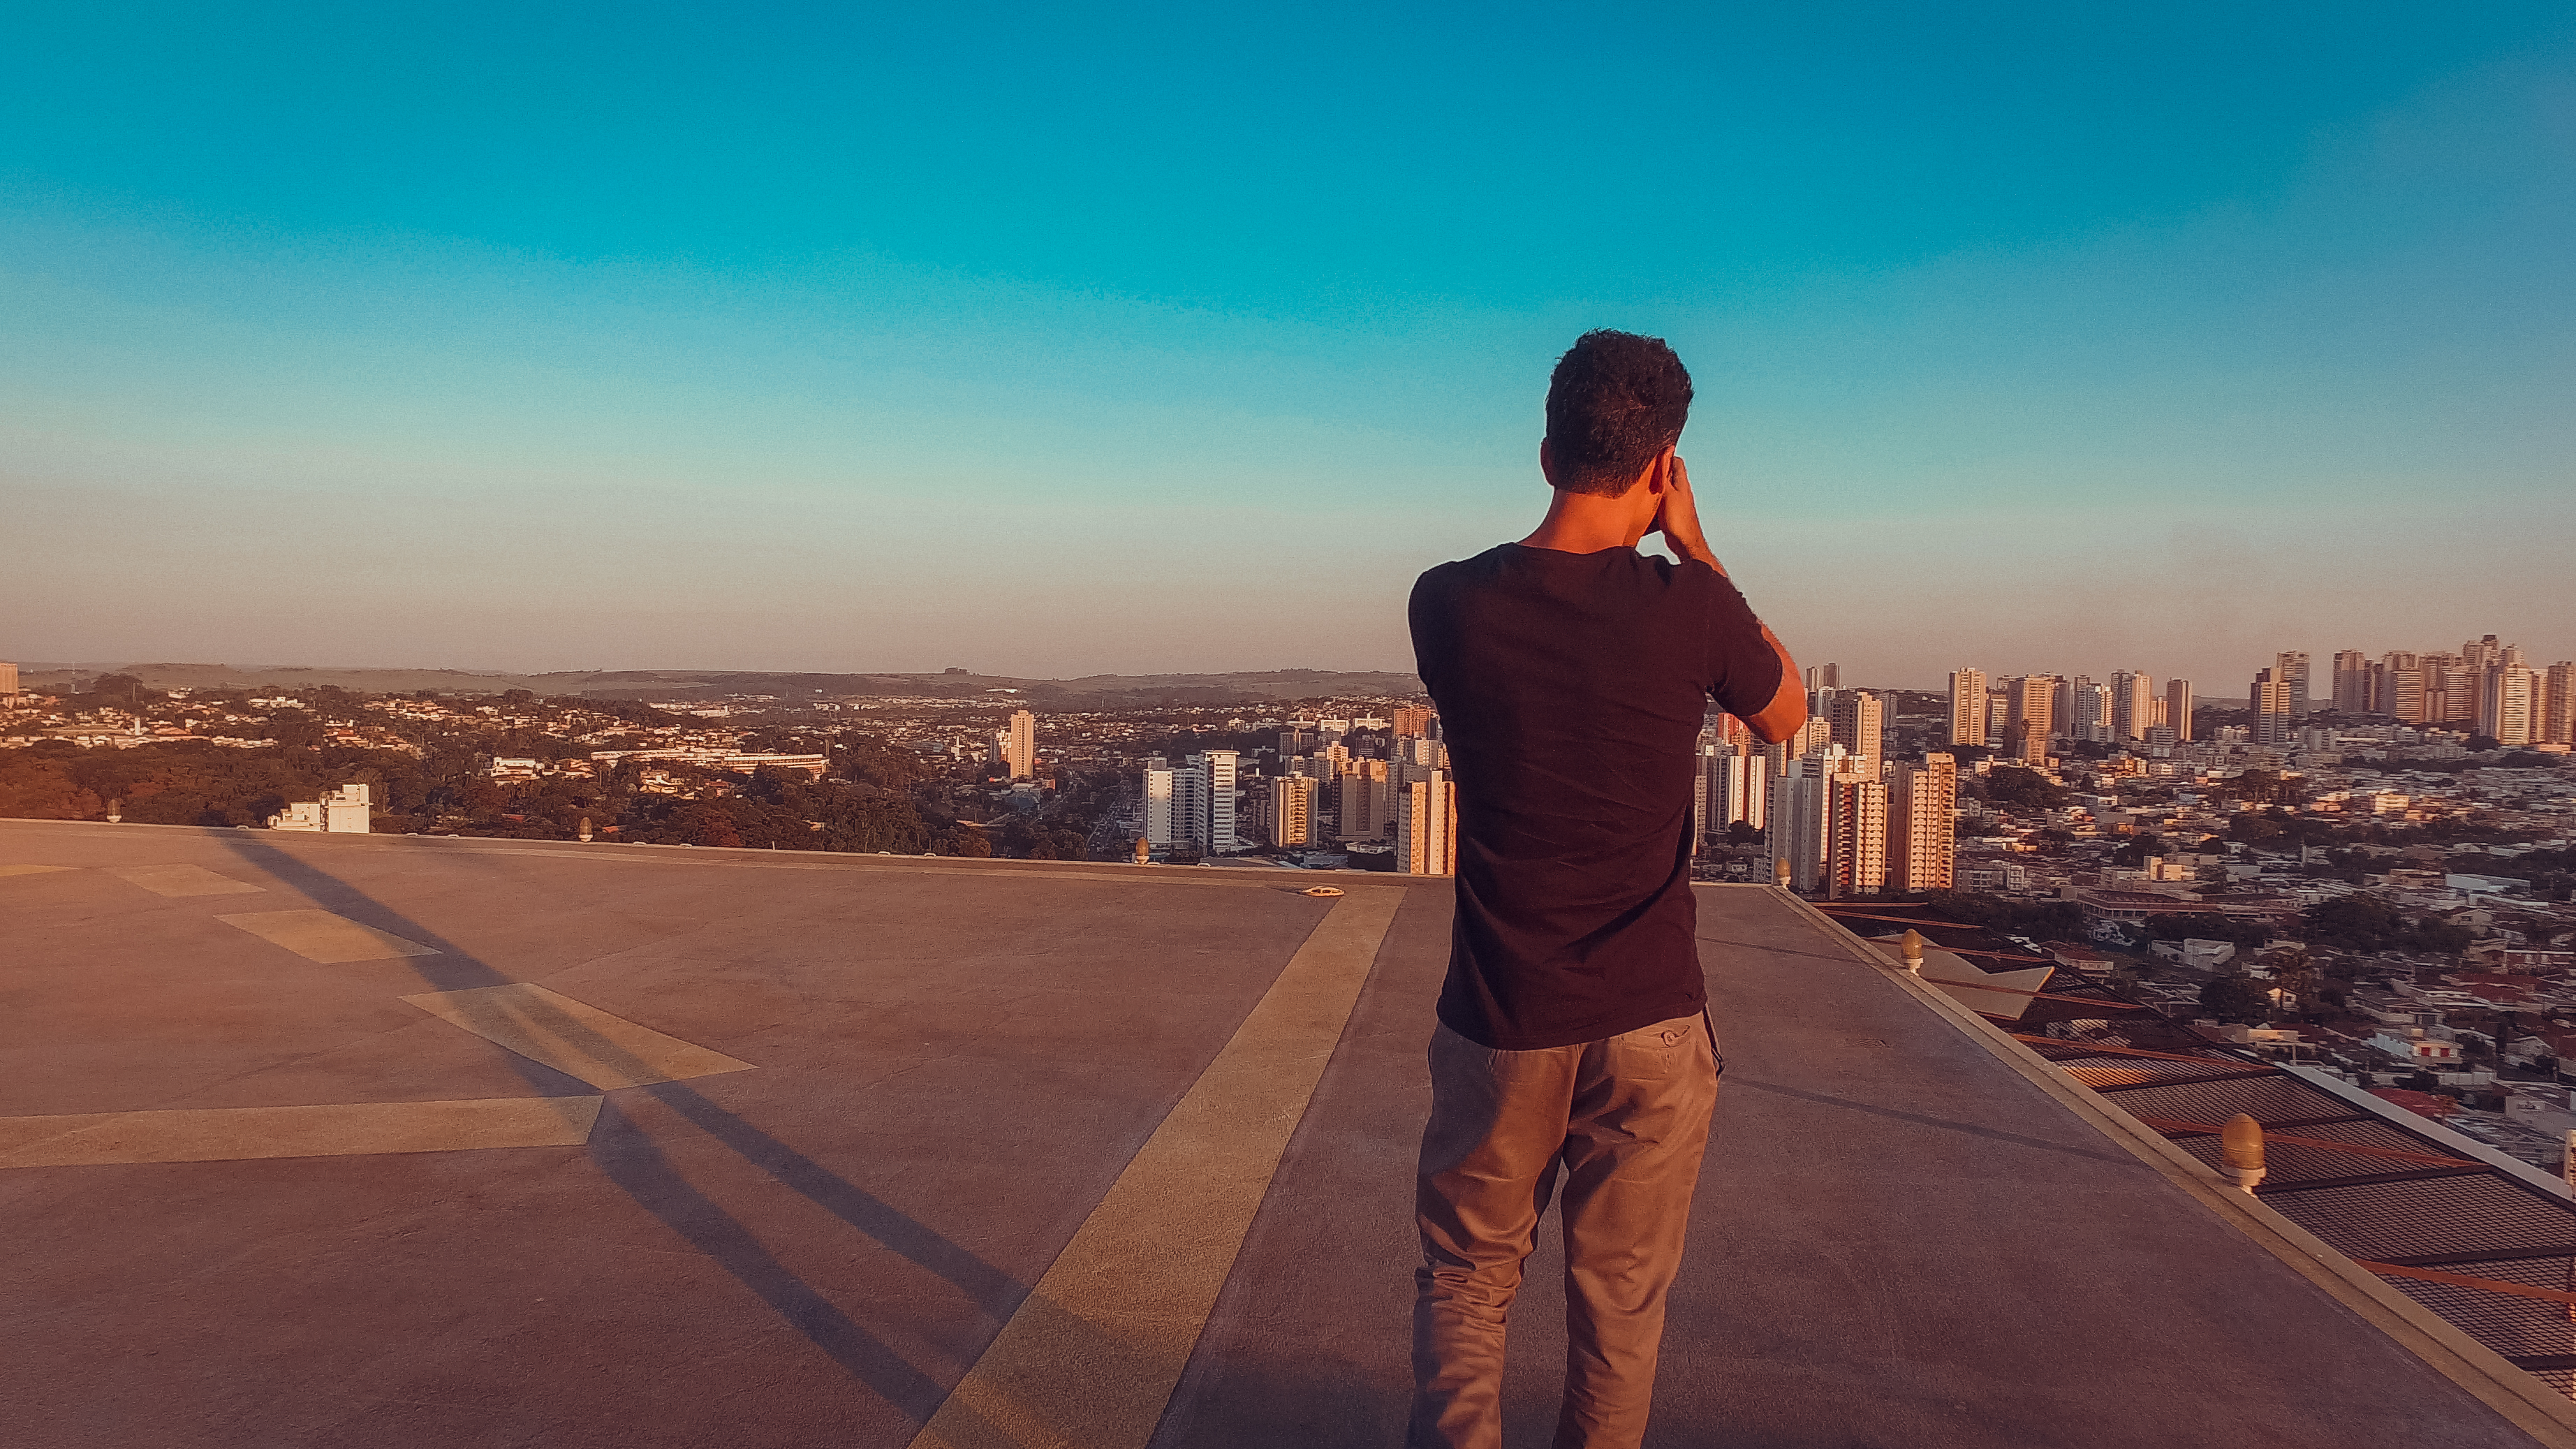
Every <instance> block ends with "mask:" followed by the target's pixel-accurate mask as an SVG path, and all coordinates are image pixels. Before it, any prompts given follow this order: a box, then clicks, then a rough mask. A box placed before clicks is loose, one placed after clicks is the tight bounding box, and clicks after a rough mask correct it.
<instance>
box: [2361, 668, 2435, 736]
mask: <svg viewBox="0 0 2576 1449" xmlns="http://www.w3.org/2000/svg"><path fill="white" fill-rule="evenodd" d="M2370 709H2371V713H2373V714H2384V715H2388V716H2390V717H2391V718H2394V719H2395V720H2396V721H2397V722H2398V723H2400V724H2422V723H2423V722H2424V656H2422V655H2420V654H2416V653H2413V652H2411V651H2407V650H2392V651H2390V652H2389V653H2386V654H2383V655H2381V656H2379V667H2378V668H2377V669H2376V670H2375V671H2373V672H2372V675H2371V690H2370Z"/></svg>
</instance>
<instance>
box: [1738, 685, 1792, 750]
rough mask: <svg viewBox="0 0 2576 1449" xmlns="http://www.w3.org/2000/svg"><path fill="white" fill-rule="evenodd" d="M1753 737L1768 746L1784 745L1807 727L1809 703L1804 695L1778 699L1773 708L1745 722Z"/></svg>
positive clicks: (1774, 701)
mask: <svg viewBox="0 0 2576 1449" xmlns="http://www.w3.org/2000/svg"><path fill="white" fill-rule="evenodd" d="M1744 724H1745V727H1746V728H1747V729H1750V730H1751V731H1753V737H1754V738H1755V739H1758V740H1760V741H1761V742H1762V743H1764V744H1766V745H1776V744H1782V743H1785V742H1786V741H1788V740H1789V739H1790V738H1792V737H1793V736H1795V735H1796V734H1797V733H1798V731H1800V730H1802V729H1805V728H1806V727H1807V701H1806V698H1805V696H1804V695H1795V694H1793V695H1790V696H1789V697H1787V698H1785V699H1776V700H1773V701H1772V702H1771V707H1770V708H1769V709H1766V710H1764V711H1762V712H1761V713H1760V714H1757V715H1755V716H1754V717H1753V718H1751V719H1749V720H1746V721H1745V722H1744Z"/></svg>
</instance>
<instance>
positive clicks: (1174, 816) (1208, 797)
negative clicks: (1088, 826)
mask: <svg viewBox="0 0 2576 1449" xmlns="http://www.w3.org/2000/svg"><path fill="white" fill-rule="evenodd" d="M1235 767H1236V755H1235V752H1234V751H1232V750H1210V751H1208V752H1207V753H1205V754H1201V755H1192V756H1190V757H1189V758H1188V759H1186V760H1184V761H1182V762H1181V763H1180V764H1179V765H1178V766H1168V767H1167V766H1165V765H1164V764H1163V762H1162V761H1161V760H1160V759H1159V758H1158V759H1156V760H1153V761H1151V762H1149V763H1148V764H1147V765H1146V767H1145V772H1144V781H1143V787H1144V795H1145V840H1146V842H1147V843H1148V844H1149V845H1152V846H1154V847H1156V848H1170V847H1175V846H1178V847H1195V848H1197V849H1199V850H1203V851H1207V852H1210V853H1212V854H1224V853H1227V852H1231V851H1237V850H1241V849H1243V841H1242V840H1241V838H1239V837H1238V836H1237V834H1236V833H1235V818H1234V812H1235Z"/></svg>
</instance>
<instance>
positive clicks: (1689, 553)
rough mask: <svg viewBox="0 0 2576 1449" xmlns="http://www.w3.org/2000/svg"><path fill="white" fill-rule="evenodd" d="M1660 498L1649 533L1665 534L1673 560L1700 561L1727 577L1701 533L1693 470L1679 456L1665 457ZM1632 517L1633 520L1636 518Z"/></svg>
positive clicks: (1715, 554) (1670, 455) (1723, 567)
mask: <svg viewBox="0 0 2576 1449" xmlns="http://www.w3.org/2000/svg"><path fill="white" fill-rule="evenodd" d="M1660 496H1661V499H1662V501H1661V502H1660V503H1658V504H1657V505H1656V506H1655V521H1654V524H1653V525H1652V526H1651V527H1650V528H1648V529H1647V532H1649V533H1660V534H1662V535H1663V536H1664V543H1665V544H1666V545H1667V546H1668V547H1670V548H1671V549H1672V551H1673V557H1675V558H1680V559H1697V560H1699V561H1700V562H1701V563H1704V564H1706V565H1708V566H1709V567H1710V568H1713V569H1716V570H1717V571H1718V572H1719V573H1720V574H1724V573H1725V572H1726V568H1725V566H1724V565H1723V564H1720V563H1719V562H1718V561H1717V553H1716V551H1715V550H1713V549H1711V548H1710V547H1709V546H1708V538H1707V536H1706V535H1704V534H1702V533H1701V532H1700V530H1699V503H1698V501H1697V500H1696V499H1694V498H1692V497H1691V486H1690V469H1689V468H1687V467H1685V466H1683V464H1682V455H1681V454H1679V453H1666V454H1665V455H1664V488H1663V492H1662V494H1661V495H1660ZM1629 516H1630V517H1631V518H1633V517H1635V516H1636V515H1635V514H1630V515H1629Z"/></svg>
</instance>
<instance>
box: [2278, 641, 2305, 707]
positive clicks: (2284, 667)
mask: <svg viewBox="0 0 2576 1449" xmlns="http://www.w3.org/2000/svg"><path fill="white" fill-rule="evenodd" d="M2272 679H2273V681H2274V682H2275V683H2277V684H2279V685H2281V686H2282V688H2283V690H2284V692H2285V694H2286V697H2287V698H2288V700H2289V702H2290V713H2291V714H2292V715H2294V716H2295V715H2303V714H2306V713H2307V712H2308V656H2307V654H2306V652H2305V651H2302V650H2295V649H2285V650H2283V651H2282V652H2280V653H2279V654H2276V655H2274V656H2272Z"/></svg>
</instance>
